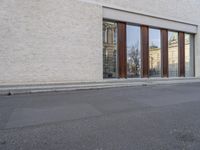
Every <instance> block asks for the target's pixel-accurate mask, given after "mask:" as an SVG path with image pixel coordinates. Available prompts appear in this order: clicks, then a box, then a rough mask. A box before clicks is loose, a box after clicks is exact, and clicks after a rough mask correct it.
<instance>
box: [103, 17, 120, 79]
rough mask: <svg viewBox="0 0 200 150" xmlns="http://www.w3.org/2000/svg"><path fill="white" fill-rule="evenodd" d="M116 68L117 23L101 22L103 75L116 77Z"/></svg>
mask: <svg viewBox="0 0 200 150" xmlns="http://www.w3.org/2000/svg"><path fill="white" fill-rule="evenodd" d="M117 76H118V70H117V23H114V22H109V21H104V22H103V77H104V78H116V77H117Z"/></svg>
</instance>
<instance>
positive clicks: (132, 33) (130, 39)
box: [127, 25, 141, 78]
mask: <svg viewBox="0 0 200 150" xmlns="http://www.w3.org/2000/svg"><path fill="white" fill-rule="evenodd" d="M140 72H141V50H140V27H138V26H133V25H127V77H128V78H137V77H140V76H141V73H140Z"/></svg>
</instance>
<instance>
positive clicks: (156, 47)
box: [149, 29, 161, 77]
mask: <svg viewBox="0 0 200 150" xmlns="http://www.w3.org/2000/svg"><path fill="white" fill-rule="evenodd" d="M160 76H161V37H160V30H157V29H149V77H160Z"/></svg>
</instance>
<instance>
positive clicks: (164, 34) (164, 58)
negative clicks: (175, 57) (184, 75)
mask: <svg viewBox="0 0 200 150" xmlns="http://www.w3.org/2000/svg"><path fill="white" fill-rule="evenodd" d="M161 68H162V77H168V30H166V29H162V30H161Z"/></svg>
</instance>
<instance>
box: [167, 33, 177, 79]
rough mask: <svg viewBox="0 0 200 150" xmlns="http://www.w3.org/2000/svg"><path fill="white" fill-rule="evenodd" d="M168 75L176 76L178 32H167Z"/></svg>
mask: <svg viewBox="0 0 200 150" xmlns="http://www.w3.org/2000/svg"><path fill="white" fill-rule="evenodd" d="M168 63H169V77H178V32H168Z"/></svg>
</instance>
